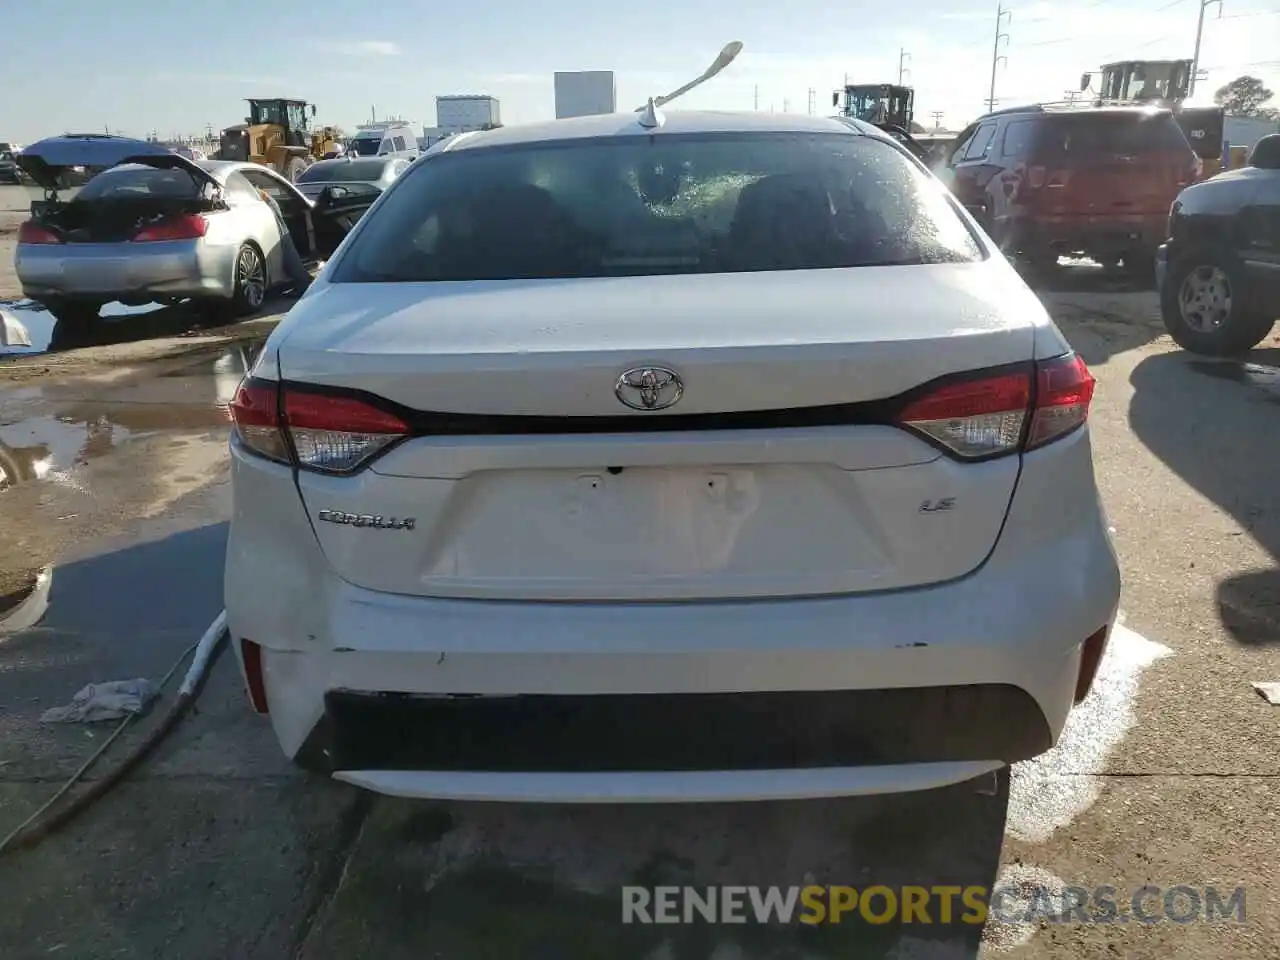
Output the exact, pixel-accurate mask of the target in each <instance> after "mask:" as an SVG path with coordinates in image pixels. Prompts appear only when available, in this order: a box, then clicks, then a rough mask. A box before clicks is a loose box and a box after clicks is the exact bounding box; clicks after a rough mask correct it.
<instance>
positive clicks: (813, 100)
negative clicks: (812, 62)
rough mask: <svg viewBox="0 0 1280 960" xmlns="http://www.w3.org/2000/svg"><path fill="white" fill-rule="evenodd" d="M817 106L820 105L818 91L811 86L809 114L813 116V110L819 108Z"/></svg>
mask: <svg viewBox="0 0 1280 960" xmlns="http://www.w3.org/2000/svg"><path fill="white" fill-rule="evenodd" d="M817 106H818V91H817V90H815V89H813V87H810V88H809V116H811V117H812V116H813V111H814V110H815V109H817Z"/></svg>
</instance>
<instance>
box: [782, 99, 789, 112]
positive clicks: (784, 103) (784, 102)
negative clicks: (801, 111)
mask: <svg viewBox="0 0 1280 960" xmlns="http://www.w3.org/2000/svg"><path fill="white" fill-rule="evenodd" d="M782 112H783V113H790V112H791V101H790V100H788V99H787V98H786V97H783V98H782Z"/></svg>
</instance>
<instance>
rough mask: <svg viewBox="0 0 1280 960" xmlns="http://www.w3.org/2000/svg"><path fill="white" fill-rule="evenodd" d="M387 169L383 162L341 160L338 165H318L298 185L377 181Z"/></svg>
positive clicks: (301, 175) (302, 175) (309, 170)
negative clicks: (338, 181) (344, 181)
mask: <svg viewBox="0 0 1280 960" xmlns="http://www.w3.org/2000/svg"><path fill="white" fill-rule="evenodd" d="M386 168H387V165H386V162H385V161H382V160H339V161H338V162H337V163H316V164H312V165H311V166H309V167H307V169H306V170H304V171H302V173H301V174H300V175H299V176H298V180H297V182H298V183H333V182H334V181H336V180H346V181H352V180H358V181H363V182H366V183H367V182H369V181H372V180H377V179H379V178H380V177H381V176H382V172H383V171H384V170H385V169H386Z"/></svg>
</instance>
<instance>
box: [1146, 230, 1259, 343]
mask: <svg viewBox="0 0 1280 960" xmlns="http://www.w3.org/2000/svg"><path fill="white" fill-rule="evenodd" d="M1160 315H1161V317H1162V319H1163V320H1164V326H1165V329H1166V330H1168V331H1169V335H1170V336H1171V337H1173V340H1174V342H1175V343H1177V344H1178V346H1180V347H1182V348H1183V349H1184V350H1190V351H1191V352H1192V353H1199V354H1204V355H1206V356H1212V357H1230V356H1236V355H1239V354H1242V353H1247V352H1248V351H1250V350H1252V349H1253V348H1254V347H1256V346H1257V345H1258V344H1259V343H1261V342H1262V340H1263V339H1264V338H1265V337H1266V335H1267V334H1268V333H1269V332H1270V331H1271V327H1272V325H1273V323H1274V322H1275V318H1274V316H1273V312H1272V311H1266V310H1261V309H1259V308H1258V306H1257V305H1256V304H1255V303H1253V302H1252V301H1251V299H1250V297H1249V291H1248V286H1247V281H1246V278H1245V275H1244V270H1243V268H1242V266H1241V264H1240V263H1239V262H1238V261H1237V260H1235V259H1234V258H1230V257H1226V256H1223V255H1221V254H1217V253H1202V254H1191V255H1189V256H1185V257H1182V258H1181V259H1179V260H1178V261H1177V262H1176V263H1174V264H1172V265H1171V266H1170V269H1169V275H1168V277H1167V278H1166V279H1165V283H1164V288H1163V289H1162V290H1161V291H1160Z"/></svg>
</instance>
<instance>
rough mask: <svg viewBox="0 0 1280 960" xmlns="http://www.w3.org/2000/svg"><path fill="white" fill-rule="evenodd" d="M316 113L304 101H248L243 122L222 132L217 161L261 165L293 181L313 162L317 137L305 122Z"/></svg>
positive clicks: (312, 106) (278, 99) (314, 109)
mask: <svg viewBox="0 0 1280 960" xmlns="http://www.w3.org/2000/svg"><path fill="white" fill-rule="evenodd" d="M315 113H316V108H315V105H314V104H311V105H308V104H307V102H306V101H305V100H286V99H282V98H272V99H269V100H268V99H250V100H249V116H247V117H245V122H244V123H240V124H236V125H235V126H232V127H227V128H226V129H225V130H223V131H222V134H221V136H220V137H219V149H218V158H219V159H221V160H240V161H249V162H251V163H260V164H262V165H263V166H266V167H271V168H272V169H273V170H275V171H276V173H278V174H280V175H281V176H283V177H285V178H286V179H288V180H291V181H292V180H296V179H298V174H300V173H302V171H303V170H305V169H307V167H309V166H310V165H311V163H312V162H313V161H314V159H315V153H314V150H315V147H316V137H317V135H318V134H313V133H312V132H311V129H310V127H309V125H308V122H307V120H308V117H309V116H315ZM327 130H328V128H326V131H327ZM323 133H324V131H321V132H319V135H322V134H323ZM321 145H323V143H322V144H321Z"/></svg>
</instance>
